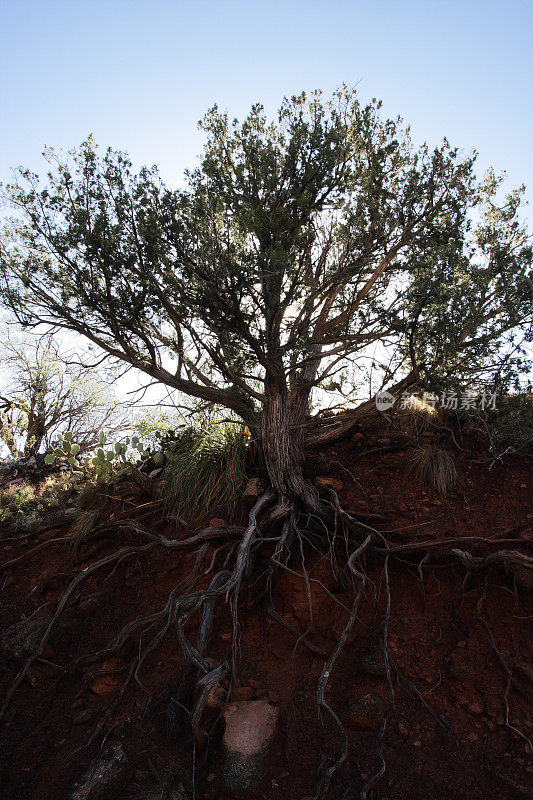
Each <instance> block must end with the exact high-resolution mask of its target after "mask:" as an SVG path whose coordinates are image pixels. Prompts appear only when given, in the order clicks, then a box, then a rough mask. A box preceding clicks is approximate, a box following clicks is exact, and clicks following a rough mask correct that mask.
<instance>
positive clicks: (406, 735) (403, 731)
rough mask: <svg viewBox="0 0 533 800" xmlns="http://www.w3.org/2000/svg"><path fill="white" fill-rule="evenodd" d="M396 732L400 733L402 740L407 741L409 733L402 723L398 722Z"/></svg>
mask: <svg viewBox="0 0 533 800" xmlns="http://www.w3.org/2000/svg"><path fill="white" fill-rule="evenodd" d="M398 730H399V731H400V733H401V734H402V736H403V737H404V739H407V737H408V736H409V731H408V730H407V728H406V727H405V725H404V724H403V722H400V724H399V725H398Z"/></svg>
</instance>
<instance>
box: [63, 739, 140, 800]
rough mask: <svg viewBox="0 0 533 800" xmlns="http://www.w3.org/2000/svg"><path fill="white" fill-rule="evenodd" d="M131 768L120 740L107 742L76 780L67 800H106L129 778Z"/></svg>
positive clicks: (116, 792)
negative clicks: (81, 775)
mask: <svg viewBox="0 0 533 800" xmlns="http://www.w3.org/2000/svg"><path fill="white" fill-rule="evenodd" d="M131 774H132V768H131V766H130V763H129V761H128V757H127V756H126V753H125V752H124V748H123V747H122V745H121V744H120V742H108V743H107V745H106V746H105V748H104V750H103V751H102V753H101V755H100V756H99V757H98V758H97V759H96V760H95V761H93V762H92V764H91V765H90V767H89V769H88V770H87V771H86V772H85V774H84V775H83V777H82V778H81V779H80V780H79V781H77V782H76V783H75V784H74V786H73V788H72V790H71V792H70V794H69V800H104V799H105V800H108V798H110V797H113V796H114V795H115V794H118V793H119V791H120V790H121V789H122V787H123V786H124V784H125V783H126V782H127V781H128V780H129V778H130V777H131Z"/></svg>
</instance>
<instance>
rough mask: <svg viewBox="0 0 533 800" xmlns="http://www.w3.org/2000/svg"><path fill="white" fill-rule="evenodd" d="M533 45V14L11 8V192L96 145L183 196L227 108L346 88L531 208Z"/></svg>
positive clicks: (309, 6) (437, 9)
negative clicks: (67, 153) (205, 133)
mask: <svg viewBox="0 0 533 800" xmlns="http://www.w3.org/2000/svg"><path fill="white" fill-rule="evenodd" d="M532 38H533V0H507V1H506V2H503V1H502V2H494V0H461V1H460V2H459V0H446V1H442V2H436V1H435V0H401V2H400V0H396V1H393V0H374V1H373V2H371V1H370V0H366V2H361V1H360V0H351V1H350V0H328V1H327V2H326V1H325V0H323V1H322V2H313V0H306V2H301V1H300V0H285V2H281V1H280V0H270V1H269V2H264V1H263V0H247V2H244V1H240V0H197V1H196V2H182V0H151V1H150V0H143V2H138V0H127V1H126V0H108V1H107V2H104V1H103V0H90V2H89V1H88V0H85V1H84V2H80V1H79V0H38V2H35V1H33V2H31V1H28V0H0V182H9V180H10V178H11V176H12V168H13V167H16V166H17V165H24V166H27V167H29V168H30V169H32V170H34V171H36V172H41V171H43V170H44V169H45V165H44V162H43V160H42V158H41V153H42V150H43V147H44V146H45V145H47V146H54V147H58V148H63V149H69V148H72V147H75V146H77V145H78V144H80V143H81V142H82V141H83V140H84V139H85V138H86V137H87V136H88V134H89V133H93V134H94V136H95V139H96V141H97V142H98V143H99V144H100V145H102V146H103V147H107V146H112V147H113V148H116V149H121V150H126V151H128V152H129V154H130V156H131V158H132V160H133V163H134V165H135V166H136V167H140V166H141V165H143V164H148V165H152V164H154V163H157V164H158V165H159V167H160V170H161V173H162V176H163V178H164V179H165V180H166V182H167V183H169V184H170V185H177V184H179V183H180V182H181V180H182V176H183V171H184V169H185V168H187V167H193V166H194V165H195V164H196V159H197V157H198V156H199V154H200V153H201V149H202V134H201V133H200V132H199V131H198V129H197V122H198V120H199V119H200V118H201V117H202V116H203V115H204V113H205V112H206V110H207V109H208V108H209V107H210V106H212V105H213V104H214V103H217V104H218V106H219V107H220V108H221V109H223V110H227V111H228V113H229V115H230V116H231V117H234V116H236V117H243V116H244V115H245V114H246V113H247V111H248V109H249V107H250V105H251V104H252V103H254V102H257V101H260V102H262V103H263V104H264V105H265V107H266V110H267V112H274V111H275V110H276V108H277V107H278V106H279V105H280V103H281V101H282V99H283V97H284V96H288V95H291V94H295V93H299V92H301V91H302V90H313V89H322V90H323V91H324V92H325V93H326V94H328V93H331V92H332V91H333V90H334V89H335V88H336V87H338V86H339V85H340V84H342V83H346V84H348V85H349V86H356V87H357V90H358V92H359V95H360V98H361V100H362V101H363V102H365V101H368V100H370V99H371V98H373V97H376V98H379V99H381V100H382V101H383V111H384V113H385V114H386V115H387V116H390V117H395V116H397V115H401V116H402V117H403V118H404V120H405V122H406V124H410V125H411V128H412V134H413V139H414V141H415V142H418V143H422V142H423V141H427V142H429V143H430V144H437V143H438V142H440V140H441V139H442V137H443V136H447V137H448V139H449V140H450V141H451V143H452V144H453V145H456V146H458V147H460V148H461V149H462V150H463V151H464V152H465V153H467V152H470V150H471V149H472V148H476V149H477V150H478V152H479V161H478V164H479V171H480V174H481V173H482V172H484V171H485V170H486V169H487V168H488V167H489V166H490V165H492V166H494V168H495V169H496V171H497V172H500V171H502V170H506V171H507V174H508V178H509V183H508V185H509V188H511V187H514V186H518V185H520V184H522V183H525V184H526V187H528V189H527V192H526V197H529V198H530V199H531V198H532V194H533V192H532V189H533V159H532V154H531V132H532V128H533V103H532V100H533V85H532V84H533V46H532ZM1 213H2V212H1V211H0V214H1ZM525 216H526V218H528V219H529V224H530V228H531V229H533V224H532V223H533V211H532V209H531V207H530V208H528V209H526V210H525Z"/></svg>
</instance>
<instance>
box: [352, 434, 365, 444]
mask: <svg viewBox="0 0 533 800" xmlns="http://www.w3.org/2000/svg"><path fill="white" fill-rule="evenodd" d="M364 438H365V436H364V434H363V433H361V431H359V432H358V433H354V435H353V436H352V442H355V443H356V444H357V442H362V440H363V439H364Z"/></svg>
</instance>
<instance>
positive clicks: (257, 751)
mask: <svg viewBox="0 0 533 800" xmlns="http://www.w3.org/2000/svg"><path fill="white" fill-rule="evenodd" d="M278 716H279V711H278V709H277V708H274V706H271V705H270V704H269V703H268V702H266V701H265V700H252V701H249V702H246V701H240V702H235V703H230V705H228V707H227V708H226V710H225V712H224V721H225V723H226V730H225V732H224V740H223V744H224V748H225V750H226V763H225V764H224V770H223V773H222V780H223V783H224V788H225V791H226V792H227V793H228V794H230V795H231V796H232V797H237V798H246V797H253V796H254V795H255V794H256V793H257V791H258V789H259V785H260V783H261V780H262V779H263V776H264V774H265V771H266V767H267V759H268V752H269V749H270V744H271V742H272V739H273V737H274V734H275V731H276V725H277V721H278Z"/></svg>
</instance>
